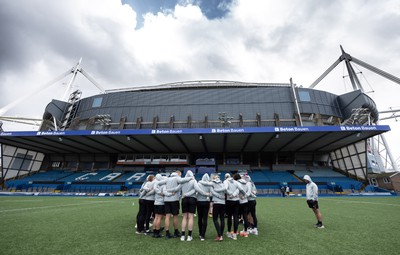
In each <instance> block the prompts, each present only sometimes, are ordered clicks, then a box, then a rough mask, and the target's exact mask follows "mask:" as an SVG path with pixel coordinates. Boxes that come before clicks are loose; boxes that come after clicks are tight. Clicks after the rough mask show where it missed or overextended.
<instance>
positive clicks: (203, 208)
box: [197, 201, 210, 237]
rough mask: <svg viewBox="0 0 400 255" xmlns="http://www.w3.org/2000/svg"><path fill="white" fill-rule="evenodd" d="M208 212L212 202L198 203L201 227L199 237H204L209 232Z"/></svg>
mask: <svg viewBox="0 0 400 255" xmlns="http://www.w3.org/2000/svg"><path fill="white" fill-rule="evenodd" d="M208 210H210V202H208V201H197V216H198V221H197V223H198V225H199V235H200V236H202V237H204V236H205V235H206V230H207V221H208Z"/></svg>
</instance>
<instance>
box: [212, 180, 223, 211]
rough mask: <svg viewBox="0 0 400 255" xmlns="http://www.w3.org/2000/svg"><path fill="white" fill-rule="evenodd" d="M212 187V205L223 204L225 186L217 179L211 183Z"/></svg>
mask: <svg viewBox="0 0 400 255" xmlns="http://www.w3.org/2000/svg"><path fill="white" fill-rule="evenodd" d="M212 183H213V186H212V187H211V195H212V197H213V202H214V204H222V205H224V204H225V191H226V186H225V185H224V183H223V182H221V180H220V179H219V177H217V178H216V179H214V180H213V181H212Z"/></svg>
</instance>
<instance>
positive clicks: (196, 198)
mask: <svg viewBox="0 0 400 255" xmlns="http://www.w3.org/2000/svg"><path fill="white" fill-rule="evenodd" d="M256 194H257V189H256V187H255V185H254V183H253V182H252V181H251V178H250V176H248V175H247V174H245V175H240V174H234V175H233V177H231V175H230V174H228V173H227V174H225V180H224V181H221V180H220V176H219V175H218V174H212V176H211V177H210V176H209V175H208V174H207V173H206V174H204V175H203V177H202V179H201V180H200V181H198V182H197V181H196V180H195V178H194V175H193V172H192V171H191V170H188V171H187V172H186V175H185V177H181V172H180V171H176V172H174V173H172V174H171V175H170V176H169V177H164V176H162V175H161V174H157V175H156V176H155V177H154V175H149V176H148V177H147V179H146V181H145V182H144V183H143V185H142V187H141V189H140V191H139V212H138V214H137V216H136V223H137V224H136V233H137V234H147V235H149V234H152V236H153V237H155V238H160V237H162V236H163V235H162V234H161V231H162V229H163V228H162V227H161V225H162V221H163V220H164V227H165V238H173V237H176V238H180V239H181V241H185V239H186V240H187V241H192V240H193V236H192V232H193V219H194V214H195V212H196V208H197V217H198V230H199V236H200V240H201V241H204V239H205V236H206V230H207V220H208V215H209V210H210V206H211V207H212V209H211V210H212V218H213V222H214V226H215V229H216V233H217V236H216V238H215V239H214V240H215V241H222V240H223V233H224V228H225V218H226V219H227V230H228V231H227V233H226V235H227V237H228V238H232V239H233V240H237V238H238V236H239V235H240V236H242V237H248V236H249V234H254V235H258V230H257V216H256ZM179 201H181V207H182V223H181V232H179V229H178V225H179V223H178V215H179V209H180V203H179ZM152 215H154V220H153V229H152V230H151V229H150V219H151V217H152ZM171 218H172V220H173V227H174V233H173V234H171V233H170V220H171ZM239 219H241V220H243V226H244V229H243V231H240V233H239V232H238V228H239ZM249 219H250V221H249ZM232 226H233V229H232ZM186 228H187V230H188V232H187V237H186Z"/></svg>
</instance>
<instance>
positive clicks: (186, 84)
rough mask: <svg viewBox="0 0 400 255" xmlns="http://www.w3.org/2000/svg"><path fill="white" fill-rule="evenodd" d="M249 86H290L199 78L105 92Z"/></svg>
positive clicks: (287, 84)
mask: <svg viewBox="0 0 400 255" xmlns="http://www.w3.org/2000/svg"><path fill="white" fill-rule="evenodd" d="M250 87H290V84H289V83H257V82H240V81H223V80H199V81H183V82H173V83H166V84H161V85H154V86H139V87H131V88H121V89H109V90H106V91H105V92H106V93H112V92H125V91H147V90H169V89H198V88H250Z"/></svg>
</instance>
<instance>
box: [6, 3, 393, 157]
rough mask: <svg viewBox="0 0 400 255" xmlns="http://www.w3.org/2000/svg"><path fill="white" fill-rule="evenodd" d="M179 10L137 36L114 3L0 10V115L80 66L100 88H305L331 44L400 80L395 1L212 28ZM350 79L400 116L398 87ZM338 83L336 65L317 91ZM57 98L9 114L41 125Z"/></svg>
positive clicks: (314, 6)
mask: <svg viewBox="0 0 400 255" xmlns="http://www.w3.org/2000/svg"><path fill="white" fill-rule="evenodd" d="M184 3H185V4H182V5H177V6H175V8H174V9H173V10H163V11H161V12H158V13H156V14H151V13H148V14H146V15H145V21H144V24H143V26H142V27H141V28H138V27H137V21H136V18H137V15H138V14H137V13H136V12H135V10H133V9H132V8H131V7H130V6H129V5H122V4H121V2H120V1H118V0H104V1H96V0H86V1H80V0H68V1H50V0H47V1H46V0H25V1H24V0H19V1H1V2H0V31H1V34H2V38H1V39H0V50H1V54H2V56H3V57H2V58H1V59H0V93H1V99H2V100H1V103H0V108H1V107H3V106H4V105H6V104H9V103H11V102H12V101H14V100H16V97H19V95H18V94H17V93H16V92H18V93H28V92H30V91H35V89H37V88H39V87H40V86H41V85H42V84H45V83H46V82H48V81H50V80H51V79H53V78H54V77H56V76H57V75H59V74H61V73H63V72H64V71H66V70H67V69H69V68H71V67H72V66H73V65H74V64H75V63H76V61H78V59H79V58H80V57H83V67H84V69H85V70H86V71H87V72H88V73H89V74H90V75H91V76H92V77H94V78H95V80H97V81H98V82H99V83H100V84H102V85H103V86H104V87H106V88H107V89H110V88H115V87H131V86H142V85H156V84H160V83H164V82H174V81H182V80H198V79H226V80H239V81H255V82H288V81H289V78H290V77H293V79H294V82H295V83H297V84H299V85H300V84H301V85H304V86H308V85H310V84H311V83H312V82H313V81H314V80H315V79H316V78H317V77H318V76H319V75H320V74H321V73H322V72H323V71H325V69H327V68H328V67H329V66H330V65H331V64H332V63H333V62H334V61H335V60H336V59H337V58H338V57H339V55H340V50H339V45H340V44H342V45H343V46H344V48H345V50H346V51H347V52H348V53H350V54H351V55H352V56H354V57H356V58H359V59H361V60H363V61H365V62H367V63H370V64H372V65H374V66H376V67H379V68H381V69H383V70H385V71H387V72H389V73H392V74H394V75H397V76H400V64H399V63H398V59H399V57H400V50H399V48H400V46H399V45H400V34H399V33H398V31H400V5H399V4H398V1H396V0H387V1H386V0H385V1H371V0H370V1H362V0H355V1H345V0H341V1H317V0H306V1H304V0H297V1H292V0H284V1H272V0H271V1H269V0H268V1H265V0H258V1H257V0H250V1H249V0H246V1H244V0H241V1H235V3H234V4H231V5H230V10H231V11H230V12H229V13H228V14H227V15H226V16H225V17H224V18H221V19H213V20H209V19H207V18H206V17H205V15H204V14H203V13H202V11H201V10H200V8H199V7H198V6H197V5H195V4H191V3H196V2H193V1H185V2H184ZM360 70H362V71H363V75H364V76H365V77H366V78H367V81H365V83H364V84H366V85H365V87H366V90H367V91H368V90H371V89H370V88H369V85H368V83H369V84H371V86H372V87H373V90H374V91H375V92H374V93H373V94H369V95H370V96H372V97H373V99H374V100H375V101H376V102H377V104H378V107H379V109H381V110H384V109H388V108H389V107H390V106H394V107H396V106H397V107H399V108H400V104H399V103H398V101H397V97H398V95H399V94H400V86H399V85H397V84H395V83H393V82H390V81H387V80H385V79H384V78H380V77H379V76H378V75H375V74H373V73H371V72H369V71H367V70H365V69H362V68H360ZM342 76H343V66H342V65H340V66H338V68H337V69H336V70H335V71H334V72H333V73H331V74H330V75H329V76H327V77H326V78H325V79H324V80H323V81H322V82H321V84H320V85H319V86H318V87H317V89H321V90H328V91H332V92H334V93H339V94H340V93H344V92H345V91H346V90H345V89H344V88H345V87H344V85H343V84H344V81H343V78H342ZM63 82H68V80H66V81H65V80H64V81H63ZM347 83H348V82H347ZM78 84H79V85H80V88H81V90H83V92H84V96H88V95H90V94H93V93H96V89H95V88H94V87H93V86H92V85H90V83H89V82H87V81H86V80H85V79H84V78H79V79H78ZM349 90H350V89H349V86H347V91H349ZM62 94H63V87H62V84H61V83H59V84H55V85H54V86H52V87H51V89H48V90H44V91H42V92H41V93H38V94H36V95H35V97H34V98H32V100H28V101H26V102H25V103H24V105H23V106H19V107H18V106H17V107H15V108H13V109H12V110H11V111H10V112H9V113H10V114H14V115H20V116H22V115H23V116H35V117H41V115H42V113H43V110H44V107H45V106H46V104H47V103H48V102H50V100H51V99H52V98H59V97H61V95H62ZM58 95H59V96H58ZM390 123H392V122H390ZM382 124H384V123H382ZM5 128H7V126H6V124H5ZM392 129H393V130H394V131H392V132H390V134H388V135H387V137H388V141H389V143H391V144H393V148H394V150H395V155H397V156H399V155H400V145H397V143H395V139H397V137H398V134H400V127H399V123H398V122H394V123H393V124H392ZM396 135H397V136H396Z"/></svg>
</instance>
